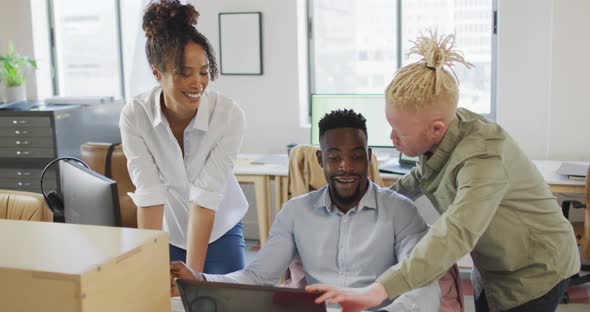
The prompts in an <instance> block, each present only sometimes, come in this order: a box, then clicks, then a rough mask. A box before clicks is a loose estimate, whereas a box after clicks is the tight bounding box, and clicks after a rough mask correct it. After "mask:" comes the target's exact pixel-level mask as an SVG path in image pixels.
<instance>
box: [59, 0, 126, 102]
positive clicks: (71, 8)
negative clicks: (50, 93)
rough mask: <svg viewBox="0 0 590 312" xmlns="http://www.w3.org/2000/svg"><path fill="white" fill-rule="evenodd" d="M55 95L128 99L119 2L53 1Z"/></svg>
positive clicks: (107, 0) (112, 0)
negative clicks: (125, 90) (124, 81)
mask: <svg viewBox="0 0 590 312" xmlns="http://www.w3.org/2000/svg"><path fill="white" fill-rule="evenodd" d="M49 3H50V5H49V10H50V21H51V24H52V29H53V32H52V34H53V36H52V37H53V40H52V42H51V44H52V48H53V65H54V70H55V78H54V93H56V94H57V95H63V96H116V97H120V96H123V95H124V92H123V91H124V88H123V67H122V61H121V47H120V42H121V40H120V27H119V18H118V16H119V12H120V11H119V1H116V0H103V1H88V0H87V1H80V0H53V1H50V2H49Z"/></svg>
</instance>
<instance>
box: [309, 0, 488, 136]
mask: <svg viewBox="0 0 590 312" xmlns="http://www.w3.org/2000/svg"><path fill="white" fill-rule="evenodd" d="M314 1H315V0H307V4H306V5H307V8H306V9H307V16H306V17H307V37H308V42H307V45H308V50H307V58H308V60H309V61H308V90H309V92H308V93H309V94H308V107H307V111H308V113H309V115H308V120H309V122H310V124H311V120H312V116H311V114H312V111H313V108H312V105H313V101H312V97H313V96H314V95H329V93H317V92H316V77H315V65H316V60H315V58H314V51H315V38H314V33H313V21H314V15H313V13H314ZM395 1H396V12H395V18H396V28H397V31H396V34H397V38H396V39H397V42H396V60H395V62H396V64H397V67H396V70H397V69H399V68H400V65H401V64H402V56H403V51H402V42H401V41H402V30H403V25H402V16H403V5H402V2H403V1H404V0H395ZM406 1H407V0H406ZM490 14H492V33H491V40H492V42H491V43H492V46H491V65H490V66H491V72H490V113H489V114H482V116H484V117H486V118H488V119H490V120H493V121H495V120H496V112H497V109H496V106H497V101H496V100H497V91H496V90H497V78H498V77H497V57H498V41H497V33H498V0H492V12H490ZM358 95H372V94H371V93H359V94H358ZM312 126H313V125H312ZM312 139H313V138H312V137H311V133H310V142H311V141H312Z"/></svg>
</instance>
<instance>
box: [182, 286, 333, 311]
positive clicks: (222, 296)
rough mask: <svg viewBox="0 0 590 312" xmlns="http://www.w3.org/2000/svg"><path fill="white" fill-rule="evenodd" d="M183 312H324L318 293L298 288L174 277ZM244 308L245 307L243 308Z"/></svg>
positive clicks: (324, 307)
mask: <svg viewBox="0 0 590 312" xmlns="http://www.w3.org/2000/svg"><path fill="white" fill-rule="evenodd" d="M176 285H177V287H178V291H179V292H180V297H181V299H182V303H183V305H184V309H185V311H186V312H221V311H246V310H248V311H260V312H266V311H268V312H296V311H308V312H325V311H326V306H325V305H324V304H316V303H315V302H314V300H315V299H316V298H317V297H318V296H319V294H312V293H306V292H305V291H304V290H302V289H292V288H280V287H265V286H253V285H242V284H228V283H215V282H199V281H188V280H176ZM246 307H247V309H246Z"/></svg>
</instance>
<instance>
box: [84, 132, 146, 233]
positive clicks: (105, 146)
mask: <svg viewBox="0 0 590 312" xmlns="http://www.w3.org/2000/svg"><path fill="white" fill-rule="evenodd" d="M110 146H111V144H110V143H84V144H82V145H81V146H80V155H81V156H80V159H82V160H83V161H84V162H85V163H86V164H88V166H89V167H90V169H92V170H94V171H96V172H98V173H100V174H102V175H105V176H108V177H109V178H111V179H113V180H115V181H117V190H118V192H119V206H120V210H121V225H122V226H123V227H130V228H137V206H135V204H134V203H133V201H132V200H131V198H130V197H129V195H127V192H134V191H135V186H134V185H133V182H131V178H130V177H129V172H128V171H127V157H125V154H123V149H122V148H121V145H120V144H117V145H115V146H114V148H113V150H112V154H111V162H110V165H111V167H110V173H106V172H105V168H106V160H107V154H108V151H109V148H110Z"/></svg>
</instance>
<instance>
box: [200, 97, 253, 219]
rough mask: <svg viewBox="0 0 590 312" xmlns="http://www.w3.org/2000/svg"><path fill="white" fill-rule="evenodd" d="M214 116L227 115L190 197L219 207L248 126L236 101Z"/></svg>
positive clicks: (223, 116)
mask: <svg viewBox="0 0 590 312" xmlns="http://www.w3.org/2000/svg"><path fill="white" fill-rule="evenodd" d="M214 118H224V121H223V122H222V124H223V125H224V127H223V133H222V135H221V138H220V139H219V141H218V142H217V143H216V144H215V146H214V147H213V149H212V150H211V152H210V153H209V155H208V156H207V159H206V160H205V164H204V166H203V169H202V170H201V172H200V174H199V175H198V176H197V178H196V179H195V181H194V182H193V184H192V185H191V188H190V201H192V202H194V203H196V204H197V205H199V206H201V207H203V208H207V209H210V210H217V208H218V207H219V204H220V203H221V200H222V199H223V196H224V193H223V192H224V190H225V184H226V182H227V179H228V178H229V177H230V176H231V175H232V174H233V170H234V166H235V162H236V160H237V158H238V153H239V151H240V147H241V145H242V138H243V134H244V127H245V120H244V113H243V111H242V109H241V108H240V107H239V106H237V105H235V104H233V105H232V106H231V108H230V109H229V110H228V111H227V112H224V113H222V114H220V115H217V116H215V117H214ZM213 122H215V121H212V123H213ZM210 131H211V130H210Z"/></svg>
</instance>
